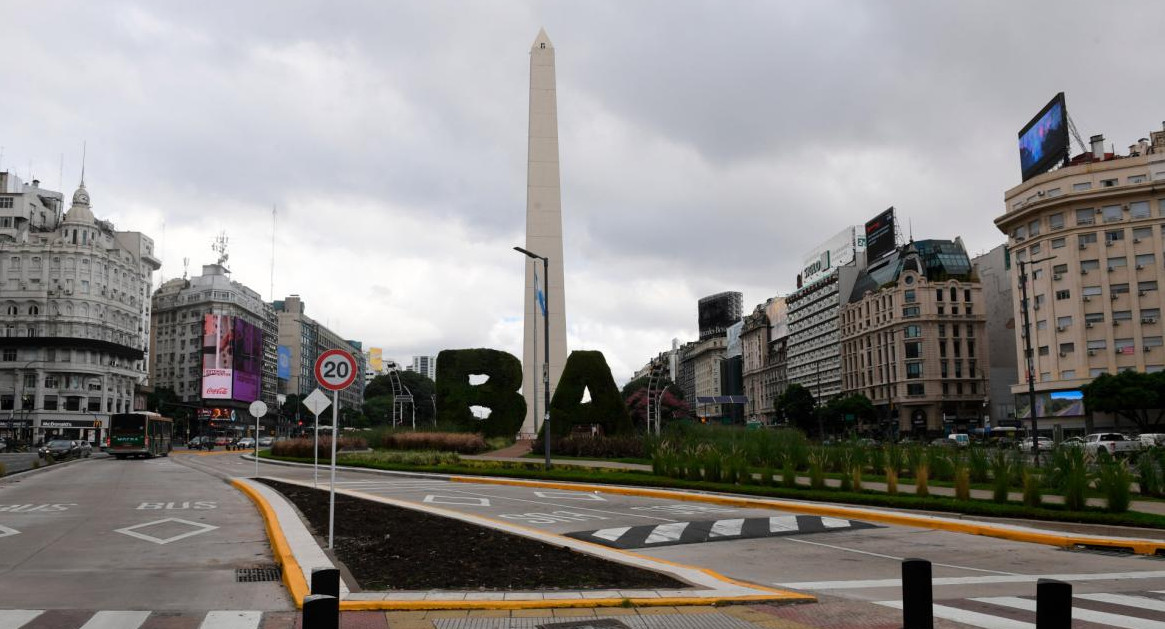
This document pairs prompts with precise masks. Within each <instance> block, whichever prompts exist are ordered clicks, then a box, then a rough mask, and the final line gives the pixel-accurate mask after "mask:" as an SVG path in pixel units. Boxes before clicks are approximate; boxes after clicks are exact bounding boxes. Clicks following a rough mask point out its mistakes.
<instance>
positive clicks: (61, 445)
mask: <svg viewBox="0 0 1165 629" xmlns="http://www.w3.org/2000/svg"><path fill="white" fill-rule="evenodd" d="M80 449H81V448H80V446H78V445H77V442H76V441H72V440H70V439H53V440H52V441H50V442H48V443H46V444H44V445H43V446H41V447H40V450H38V451H37V453H38V454H40V458H42V459H43V458H46V457H48V455H50V454H51V455H52V456H53V458H54V459H67V458H69V457H71V456H76V455H77V454H79V453H80Z"/></svg>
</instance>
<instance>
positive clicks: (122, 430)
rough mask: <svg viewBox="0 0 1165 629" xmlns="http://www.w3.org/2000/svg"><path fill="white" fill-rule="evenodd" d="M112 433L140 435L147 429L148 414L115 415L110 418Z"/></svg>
mask: <svg viewBox="0 0 1165 629" xmlns="http://www.w3.org/2000/svg"><path fill="white" fill-rule="evenodd" d="M109 430H110V434H112V435H115V436H119V435H140V434H143V433H145V431H146V416H145V415H135V414H130V415H114V416H113V417H111V418H110V427H109Z"/></svg>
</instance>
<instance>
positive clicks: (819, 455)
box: [809, 447, 830, 489]
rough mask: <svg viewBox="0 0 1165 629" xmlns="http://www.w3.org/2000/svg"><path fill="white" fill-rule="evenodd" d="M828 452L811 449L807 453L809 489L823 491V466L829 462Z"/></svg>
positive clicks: (823, 449)
mask: <svg viewBox="0 0 1165 629" xmlns="http://www.w3.org/2000/svg"><path fill="white" fill-rule="evenodd" d="M829 459H830V455H829V450H827V449H825V448H823V447H817V448H813V450H811V451H810V453H809V487H810V488H812V489H825V466H826V464H827V463H828V462H829Z"/></svg>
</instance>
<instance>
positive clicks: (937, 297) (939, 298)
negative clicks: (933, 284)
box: [934, 288, 943, 301]
mask: <svg viewBox="0 0 1165 629" xmlns="http://www.w3.org/2000/svg"><path fill="white" fill-rule="evenodd" d="M934 298H935V300H936V301H942V300H943V289H941V288H936V289H934Z"/></svg>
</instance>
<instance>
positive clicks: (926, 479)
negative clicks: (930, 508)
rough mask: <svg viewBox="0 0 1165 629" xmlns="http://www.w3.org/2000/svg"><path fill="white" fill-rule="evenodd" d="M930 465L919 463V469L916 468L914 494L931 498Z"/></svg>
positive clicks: (923, 462)
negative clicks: (929, 485)
mask: <svg viewBox="0 0 1165 629" xmlns="http://www.w3.org/2000/svg"><path fill="white" fill-rule="evenodd" d="M929 483H930V464H928V463H927V462H925V461H922V462H920V463H918V467H915V468H914V493H915V494H918V495H919V496H929V495H930V488H929V487H928V484H929Z"/></svg>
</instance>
